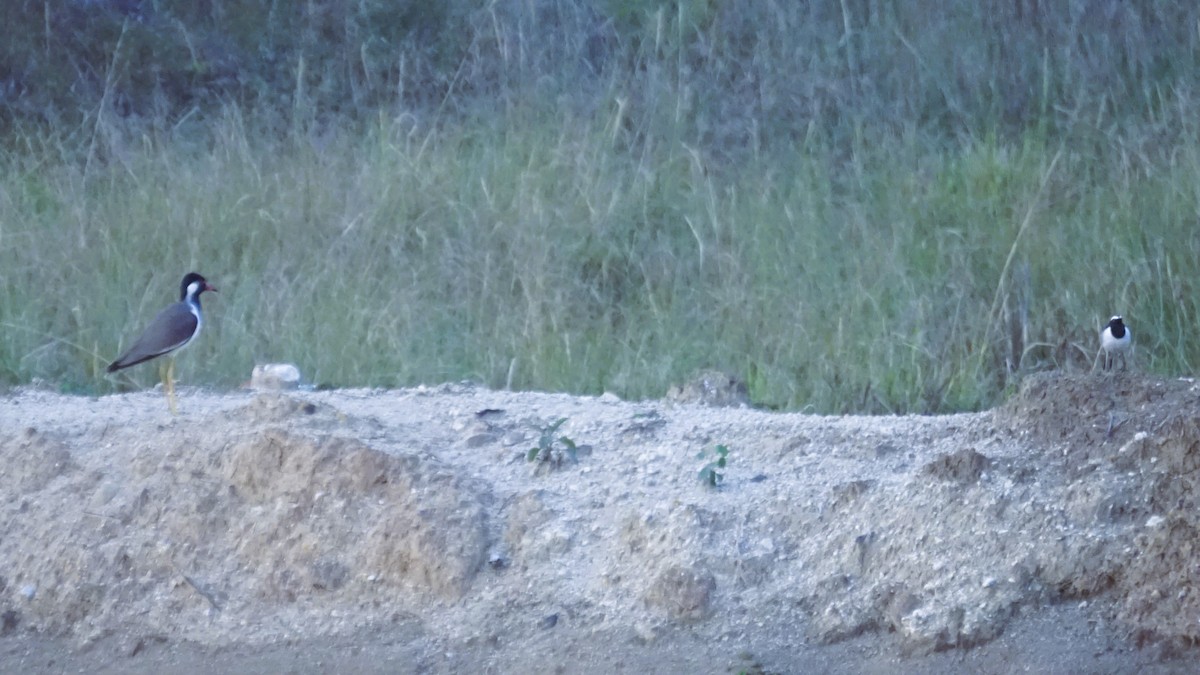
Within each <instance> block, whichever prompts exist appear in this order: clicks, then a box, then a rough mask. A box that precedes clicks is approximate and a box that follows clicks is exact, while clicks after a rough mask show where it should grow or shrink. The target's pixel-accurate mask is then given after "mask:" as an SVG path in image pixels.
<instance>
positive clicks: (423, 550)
mask: <svg viewBox="0 0 1200 675" xmlns="http://www.w3.org/2000/svg"><path fill="white" fill-rule="evenodd" d="M432 464H434V462H433V461H432V460H430V459H427V458H419V457H417V456H415V455H401V456H394V455H389V454H386V453H383V452H380V451H378V450H375V449H372V448H369V447H367V446H365V445H363V444H362V443H359V442H357V441H354V440H347V439H339V438H330V439H322V440H319V441H316V442H313V441H310V440H308V439H305V438H302V437H296V436H294V435H292V434H288V433H286V432H282V431H277V430H271V431H267V432H265V433H263V434H261V435H258V436H256V437H254V438H252V439H250V440H247V441H244V442H242V443H239V444H238V445H236V446H234V447H233V449H232V450H231V451H230V452H229V453H228V454H227V455H226V456H225V457H224V458H223V461H222V473H223V475H224V476H225V478H226V480H227V481H228V485H229V498H228V501H229V502H230V503H231V506H233V507H234V508H237V507H238V506H240V507H241V508H243V509H248V510H250V511H254V512H255V513H256V515H257V517H241V518H238V517H233V518H230V520H231V521H232V522H231V525H232V526H233V527H232V529H231V530H230V531H229V533H228V535H227V536H228V537H229V540H230V548H231V549H232V550H233V551H235V552H236V554H237V555H238V556H239V557H240V558H241V559H243V560H244V561H246V563H248V564H250V565H252V566H254V567H256V568H258V569H262V570H264V571H265V573H266V577H265V578H264V579H263V580H262V581H263V587H264V589H269V591H268V593H267V595H268V597H271V598H273V599H284V600H287V601H294V600H295V599H296V597H297V595H299V594H302V593H304V592H306V591H308V590H309V589H319V590H336V589H339V588H341V587H342V586H343V585H345V584H346V583H347V582H348V581H350V580H352V579H366V580H368V581H371V582H377V583H386V584H397V585H404V584H410V585H414V586H416V587H418V588H422V589H429V590H433V591H435V592H437V593H440V594H443V595H447V596H449V597H458V596H459V595H461V594H462V593H463V591H464V590H465V589H466V587H467V584H468V583H469V582H470V580H471V578H472V577H473V576H474V575H475V572H476V570H477V569H478V567H479V565H480V563H481V562H482V560H483V555H484V550H485V541H484V531H483V511H482V509H481V507H480V505H479V503H478V500H476V499H475V498H473V497H472V496H471V495H470V494H469V493H468V492H467V491H465V490H463V488H462V487H461V484H460V483H461V481H459V480H456V478H455V476H454V475H453V474H451V473H449V472H446V471H439V470H438V469H437V468H436V467H434V466H431V465H432ZM247 515H249V514H247ZM216 534H217V533H216V532H210V533H207V535H208V536H213V535H216Z"/></svg>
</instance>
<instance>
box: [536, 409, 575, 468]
mask: <svg viewBox="0 0 1200 675" xmlns="http://www.w3.org/2000/svg"><path fill="white" fill-rule="evenodd" d="M566 421H567V418H565V417H560V418H559V419H558V420H557V421H556V422H554V423H553V424H551V425H549V426H546V427H542V429H541V433H540V434H539V436H538V443H537V445H536V446H534V447H532V448H530V449H529V452H528V453H526V454H525V460H526V461H528V462H532V461H535V460H538V461H540V462H541V464H540V465H539V467H538V468H539V469H540V468H541V467H543V466H545V467H549V468H552V469H557V468H559V467H561V466H562V465H563V463H564V462H566V461H567V460H568V459H570V460H571V461H572V462H578V461H579V457H578V456H577V452H576V450H577V449H576V446H575V441H573V440H571V439H570V438H568V437H566V436H561V435H556V434H558V428H559V427H561V426H562V425H563V423H564V422H566Z"/></svg>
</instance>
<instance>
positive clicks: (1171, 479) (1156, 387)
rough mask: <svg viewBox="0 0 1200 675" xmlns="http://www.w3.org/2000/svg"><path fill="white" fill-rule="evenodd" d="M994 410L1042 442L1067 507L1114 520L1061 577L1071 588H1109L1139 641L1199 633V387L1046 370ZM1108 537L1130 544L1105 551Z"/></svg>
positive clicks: (1191, 637)
mask: <svg viewBox="0 0 1200 675" xmlns="http://www.w3.org/2000/svg"><path fill="white" fill-rule="evenodd" d="M997 418H998V419H999V420H1002V421H1003V422H1004V423H1006V424H1007V425H1008V426H1009V429H1010V430H1012V431H1014V432H1016V433H1017V434H1019V435H1023V436H1027V437H1032V438H1034V439H1036V440H1037V441H1039V442H1040V443H1041V444H1044V445H1045V447H1046V449H1047V454H1048V457H1050V458H1053V459H1052V461H1050V462H1047V463H1043V464H1042V467H1041V469H1040V470H1042V471H1043V472H1044V473H1043V474H1042V478H1043V479H1048V478H1050V477H1051V475H1052V474H1057V475H1058V479H1060V480H1062V481H1063V483H1064V485H1065V486H1066V490H1065V497H1066V500H1067V501H1066V506H1067V509H1068V512H1070V513H1072V514H1073V515H1075V516H1076V517H1077V518H1080V519H1081V520H1084V519H1095V520H1100V521H1104V522H1108V523H1110V524H1112V525H1114V526H1115V527H1112V528H1110V529H1109V545H1108V546H1102V545H1099V544H1098V545H1097V546H1096V548H1095V550H1094V551H1093V555H1092V556H1090V559H1091V560H1092V563H1091V564H1090V565H1085V566H1084V567H1083V568H1079V567H1078V566H1077V565H1075V566H1072V567H1071V569H1069V570H1067V571H1066V573H1063V574H1061V575H1060V576H1061V577H1062V580H1063V583H1064V584H1065V586H1064V590H1066V591H1067V592H1068V595H1080V594H1083V595H1090V594H1092V593H1096V592H1100V591H1104V590H1109V591H1110V595H1111V599H1112V600H1113V601H1114V603H1115V615H1116V616H1117V617H1118V618H1119V619H1121V620H1122V621H1125V622H1126V623H1128V624H1129V625H1130V626H1131V627H1132V628H1133V630H1134V632H1136V634H1137V635H1138V636H1139V639H1140V640H1142V641H1145V640H1156V639H1166V640H1168V641H1182V643H1184V644H1195V643H1197V642H1200V624H1197V622H1196V616H1197V615H1200V593H1197V592H1196V590H1195V589H1196V588H1198V587H1200V584H1198V582H1200V568H1198V567H1197V566H1196V560H1197V548H1196V547H1197V542H1198V541H1200V539H1198V538H1197V535H1198V534H1200V515H1198V514H1200V510H1198V507H1200V385H1197V384H1196V383H1194V382H1193V381H1191V380H1159V379H1154V378H1150V377H1143V376H1137V375H1129V374H1121V375H1117V376H1099V377H1089V376H1075V377H1067V376H1053V375H1043V376H1039V377H1036V378H1031V379H1030V381H1028V382H1027V383H1026V384H1025V386H1024V387H1022V389H1021V392H1020V393H1019V394H1018V395H1017V396H1016V397H1014V398H1013V399H1012V400H1011V401H1010V402H1009V403H1008V404H1007V405H1006V406H1005V407H1004V408H1003V409H1002V410H1001V411H1000V413H999V414H998V415H997ZM1047 468H1050V469H1053V471H1051V472H1045V469H1047ZM1113 543H1116V544H1117V545H1119V546H1125V547H1128V549H1129V550H1131V551H1133V554H1132V555H1128V556H1124V555H1123V556H1121V558H1118V559H1113V558H1111V557H1110V556H1109V555H1108V552H1109V551H1111V550H1112V549H1113V546H1112V544H1113ZM1088 560H1089V557H1082V558H1079V559H1078V560H1077V561H1076V562H1079V563H1087V561H1088Z"/></svg>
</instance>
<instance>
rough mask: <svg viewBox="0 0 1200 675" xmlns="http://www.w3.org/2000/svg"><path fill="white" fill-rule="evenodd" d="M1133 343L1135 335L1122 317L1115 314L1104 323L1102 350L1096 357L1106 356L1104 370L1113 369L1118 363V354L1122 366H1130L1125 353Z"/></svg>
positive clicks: (1101, 333) (1101, 336) (1101, 340)
mask: <svg viewBox="0 0 1200 675" xmlns="http://www.w3.org/2000/svg"><path fill="white" fill-rule="evenodd" d="M1132 344H1133V337H1132V336H1131V335H1130V333H1129V327H1128V326H1126V325H1125V321H1124V320H1123V319H1122V318H1121V317H1119V316H1114V317H1113V318H1111V319H1109V320H1108V323H1106V324H1104V330H1102V331H1100V351H1099V352H1097V354H1096V357H1097V358H1099V357H1101V356H1103V357H1104V370H1111V369H1112V367H1113V366H1115V365H1116V360H1117V357H1118V356H1120V357H1121V368H1122V369H1125V368H1128V363H1127V362H1126V360H1125V354H1126V353H1127V352H1128V351H1129V347H1130V345H1132Z"/></svg>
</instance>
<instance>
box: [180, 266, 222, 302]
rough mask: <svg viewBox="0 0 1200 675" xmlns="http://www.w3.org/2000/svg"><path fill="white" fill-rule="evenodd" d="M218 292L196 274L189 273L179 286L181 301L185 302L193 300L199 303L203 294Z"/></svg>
mask: <svg viewBox="0 0 1200 675" xmlns="http://www.w3.org/2000/svg"><path fill="white" fill-rule="evenodd" d="M216 290H217V289H216V287H215V286H213V285H211V284H209V283H208V282H207V281H205V280H204V277H202V276H200V275H199V274H196V273H195V272H188V273H187V275H186V276H184V277H183V281H182V282H180V284H179V300H180V301H181V302H184V301H187V300H189V299H191V300H194V301H197V302H198V301H199V300H200V294H201V293H203V292H204V291H216Z"/></svg>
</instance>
